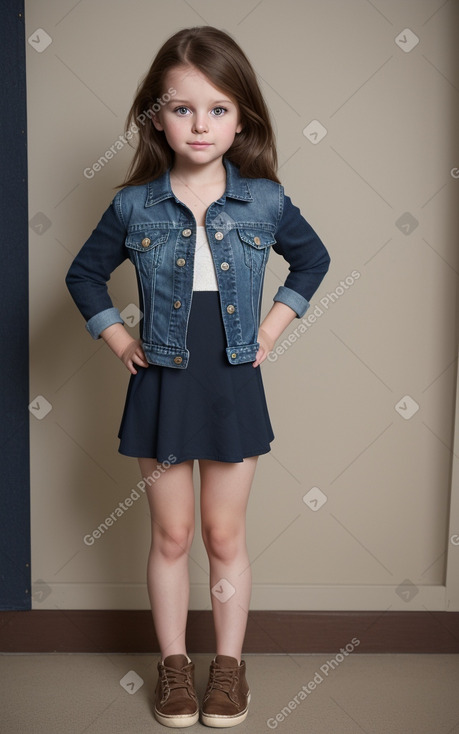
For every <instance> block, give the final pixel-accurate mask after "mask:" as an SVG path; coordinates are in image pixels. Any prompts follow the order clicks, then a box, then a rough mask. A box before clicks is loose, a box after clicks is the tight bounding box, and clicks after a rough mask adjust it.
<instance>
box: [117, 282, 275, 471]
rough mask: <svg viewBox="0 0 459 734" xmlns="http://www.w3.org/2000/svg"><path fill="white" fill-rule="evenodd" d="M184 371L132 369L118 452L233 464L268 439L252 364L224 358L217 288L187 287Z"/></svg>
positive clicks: (264, 409)
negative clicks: (187, 354) (190, 292)
mask: <svg viewBox="0 0 459 734" xmlns="http://www.w3.org/2000/svg"><path fill="white" fill-rule="evenodd" d="M187 348H188V349H189V351H190V359H189V362H188V367H187V368H186V369H183V370H181V369H175V368H173V367H161V366H158V365H150V366H149V367H146V368H145V367H137V370H138V372H137V374H136V375H131V378H130V381H129V386H128V391H127V396H126V404H125V407H124V412H123V417H122V421H121V426H120V430H119V434H118V437H119V439H120V446H119V452H120V453H121V454H125V455H126V456H136V457H141V458H152V459H156V460H157V461H159V462H162V461H166V460H169V461H170V455H171V454H172V455H173V456H174V457H176V462H175V463H180V462H182V461H186V460H188V459H211V460H213V461H227V462H240V461H242V460H243V459H244V458H245V457H248V456H258V455H259V454H266V453H267V452H268V451H269V450H270V446H269V444H270V442H271V441H272V440H273V438H274V434H273V431H272V428H271V422H270V420H269V414H268V408H267V405H266V398H265V392H264V388H263V382H262V379H261V371H260V367H252V363H251V362H247V363H244V364H238V365H232V364H230V363H229V362H228V359H227V356H226V352H225V348H226V339H225V332H224V327H223V320H222V316H221V312H220V299H219V294H218V291H195V292H194V293H193V301H192V305H191V312H190V318H189V322H188V333H187Z"/></svg>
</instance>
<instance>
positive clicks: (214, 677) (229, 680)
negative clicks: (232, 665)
mask: <svg viewBox="0 0 459 734" xmlns="http://www.w3.org/2000/svg"><path fill="white" fill-rule="evenodd" d="M235 679H237V671H236V670H231V669H228V668H226V669H225V668H223V669H222V668H213V669H211V671H210V680H209V690H212V688H213V689H218V690H219V691H223V692H224V693H230V691H231V690H232V688H233V686H234V682H235Z"/></svg>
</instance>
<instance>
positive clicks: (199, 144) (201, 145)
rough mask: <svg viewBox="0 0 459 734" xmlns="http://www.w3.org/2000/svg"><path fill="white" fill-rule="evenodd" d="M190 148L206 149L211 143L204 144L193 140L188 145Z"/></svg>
mask: <svg viewBox="0 0 459 734" xmlns="http://www.w3.org/2000/svg"><path fill="white" fill-rule="evenodd" d="M188 145H190V146H191V147H192V148H208V147H209V146H210V145H211V143H205V142H203V141H202V140H195V141H194V142H192V143H188Z"/></svg>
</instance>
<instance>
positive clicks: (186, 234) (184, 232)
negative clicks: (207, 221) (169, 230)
mask: <svg viewBox="0 0 459 734" xmlns="http://www.w3.org/2000/svg"><path fill="white" fill-rule="evenodd" d="M191 234H192V233H191V229H184V230H183V232H182V235H183V236H184V237H191Z"/></svg>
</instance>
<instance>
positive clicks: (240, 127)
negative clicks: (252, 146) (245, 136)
mask: <svg viewBox="0 0 459 734" xmlns="http://www.w3.org/2000/svg"><path fill="white" fill-rule="evenodd" d="M243 129H244V126H243V125H242V123H241V122H240V123H239V125H238V126H237V128H236V135H237V134H238V133H241V132H242V130H243Z"/></svg>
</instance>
